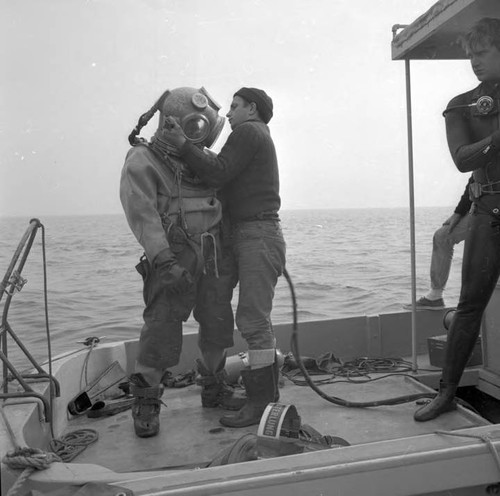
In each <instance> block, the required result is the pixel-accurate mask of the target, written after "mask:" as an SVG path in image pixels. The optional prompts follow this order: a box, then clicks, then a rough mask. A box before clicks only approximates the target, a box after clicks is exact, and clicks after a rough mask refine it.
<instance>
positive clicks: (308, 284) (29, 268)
mask: <svg viewBox="0 0 500 496" xmlns="http://www.w3.org/2000/svg"><path fill="white" fill-rule="evenodd" d="M452 211H453V208H452V207H450V208H445V207H429V208H417V209H416V212H415V240H416V243H415V244H416V275H417V277H416V285H417V297H418V296H421V295H423V294H425V293H426V292H427V290H428V288H429V266H430V259H431V251H432V235H433V233H434V231H435V230H436V229H437V228H438V227H439V226H440V225H441V224H442V223H443V222H444V220H445V219H447V218H448V217H449V216H450V215H451V213H452ZM281 218H282V226H283V231H284V236H285V239H286V242H287V270H288V273H289V274H290V277H291V280H292V283H293V287H294V291H295V294H296V297H297V309H298V319H299V324H300V322H301V321H308V320H318V319H324V318H338V317H352V316H357V315H374V314H380V313H392V312H399V311H401V310H402V305H403V304H405V303H409V302H410V301H411V255H410V225H409V219H410V214H409V209H407V208H396V209H346V210H289V211H287V210H284V211H282V212H281ZM39 220H40V222H41V223H42V225H43V230H42V229H40V230H39V231H38V232H37V235H36V237H35V240H34V243H33V246H32V248H31V250H30V253H29V256H28V258H27V261H26V264H25V266H24V268H23V271H22V276H23V277H24V278H25V279H27V283H26V284H25V285H24V287H23V289H22V290H21V291H20V292H19V293H17V294H15V295H14V297H13V298H12V302H11V305H10V308H9V309H8V323H9V325H10V327H11V328H12V329H13V331H14V332H15V333H16V335H17V336H19V338H20V339H21V340H22V342H23V343H24V345H25V346H26V347H27V348H28V350H29V351H30V353H32V354H33V356H34V357H35V358H36V359H37V360H43V359H45V358H46V357H47V342H48V339H47V330H46V318H45V301H44V294H45V293H46V295H47V308H48V324H49V331H50V343H51V349H52V354H53V355H55V354H60V353H63V352H64V353H65V352H67V351H70V350H73V349H77V348H81V347H82V345H81V344H80V343H79V342H81V341H83V340H85V339H86V338H88V337H90V336H97V337H99V338H102V339H103V340H104V341H108V340H115V339H132V338H135V337H137V336H138V334H139V331H140V328H141V324H142V310H143V300H142V282H141V279H140V276H139V274H138V273H137V272H136V271H135V269H134V266H135V264H136V263H137V262H138V259H139V257H140V256H141V254H142V250H141V247H140V246H139V244H138V243H137V241H136V240H135V238H134V236H133V235H132V233H131V231H130V230H129V227H128V225H127V223H126V220H125V218H124V216H123V215H119V214H118V215H102V216H49V217H45V218H40V219H39ZM29 221H30V219H29V218H22V217H17V218H7V217H0V270H1V277H2V278H3V276H4V275H5V274H6V272H7V269H8V267H9V264H10V262H11V260H12V257H13V254H14V252H15V250H16V248H17V246H18V244H19V241H20V240H21V238H22V236H23V234H24V233H25V232H26V229H27V228H28V226H29ZM43 241H44V243H43ZM43 245H45V259H46V274H47V278H46V292H45V290H44V277H43V274H44V264H43V250H42V247H43ZM462 253H463V243H461V244H460V245H458V246H456V248H455V256H454V260H453V265H452V270H451V275H450V278H449V281H448V285H447V288H446V292H445V301H446V303H447V304H448V305H450V306H453V305H455V304H456V303H457V301H458V295H459V291H460V267H461V262H462ZM5 301H6V295H5V294H4V296H3V298H2V300H1V302H0V307H1V310H2V311H3V310H4V304H5ZM292 315H293V307H292V300H291V290H290V287H289V285H288V283H287V281H286V280H285V278H283V277H282V278H281V279H280V281H279V283H278V286H277V288H276V296H275V300H274V309H273V314H272V319H273V322H274V323H282V322H290V321H291V320H292ZM185 327H186V329H195V328H196V323H195V322H194V321H193V320H192V319H190V320H189V321H188V322H187V323H186V324H185ZM8 351H9V358H11V360H12V361H13V362H16V361H18V360H19V353H18V347H17V345H16V344H15V343H14V342H12V341H11V339H9V342H8Z"/></svg>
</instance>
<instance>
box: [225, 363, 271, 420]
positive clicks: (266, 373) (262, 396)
mask: <svg viewBox="0 0 500 496" xmlns="http://www.w3.org/2000/svg"><path fill="white" fill-rule="evenodd" d="M277 370H278V367H277V363H276V362H275V363H273V364H272V365H269V366H267V367H263V368H260V369H244V370H242V371H241V378H242V379H243V384H244V386H245V390H246V392H247V400H246V402H245V404H244V405H243V407H242V408H241V409H240V410H239V411H238V412H236V413H235V414H233V415H224V416H223V417H221V418H220V419H219V422H220V423H221V424H222V425H224V426H226V427H247V426H249V425H255V424H258V423H259V422H260V419H261V417H262V414H263V413H264V410H265V409H266V406H267V405H268V403H273V402H276V401H278V400H279V390H278V376H279V374H278V373H277Z"/></svg>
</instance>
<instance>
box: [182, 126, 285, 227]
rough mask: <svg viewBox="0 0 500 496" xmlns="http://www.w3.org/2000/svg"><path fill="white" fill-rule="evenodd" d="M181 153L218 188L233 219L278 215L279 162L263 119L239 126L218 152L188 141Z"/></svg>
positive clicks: (209, 182) (202, 176)
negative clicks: (203, 149) (214, 152)
mask: <svg viewBox="0 0 500 496" xmlns="http://www.w3.org/2000/svg"><path fill="white" fill-rule="evenodd" d="M180 153H181V156H182V159H183V160H184V161H185V163H186V164H187V165H188V167H190V168H191V169H192V170H193V171H194V172H195V173H196V174H197V175H198V176H199V177H200V179H202V180H203V181H204V182H205V183H206V184H208V185H210V186H212V187H215V188H217V189H218V190H219V192H220V197H221V199H222V201H223V204H224V206H225V209H226V212H227V214H228V215H229V217H230V219H231V221H233V222H239V221H243V220H249V219H254V218H260V217H273V216H274V217H276V218H277V217H278V210H279V208H280V204H281V200H280V196H279V173H278V161H277V159H276V150H275V148H274V143H273V140H272V138H271V134H270V132H269V128H268V126H267V125H266V124H264V123H263V122H261V121H253V120H252V121H246V122H244V123H242V124H240V125H239V126H237V127H236V128H235V129H234V131H233V132H232V133H231V134H230V135H229V138H228V139H227V141H226V143H225V144H224V146H223V147H222V150H221V151H220V153H219V154H218V155H215V154H213V153H211V152H207V151H205V152H204V151H202V150H200V149H199V148H197V147H196V146H194V145H192V144H191V143H189V142H186V143H185V144H184V145H183V147H182V148H181V150H180Z"/></svg>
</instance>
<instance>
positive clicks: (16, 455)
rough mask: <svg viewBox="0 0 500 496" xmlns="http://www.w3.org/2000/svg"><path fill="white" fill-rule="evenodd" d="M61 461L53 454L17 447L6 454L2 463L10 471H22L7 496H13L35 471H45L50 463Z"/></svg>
mask: <svg viewBox="0 0 500 496" xmlns="http://www.w3.org/2000/svg"><path fill="white" fill-rule="evenodd" d="M57 461H61V459H60V458H59V456H57V455H56V454H55V453H46V452H45V451H42V450H40V449H36V448H21V447H20V446H17V447H16V449H15V450H14V451H13V452H12V453H7V454H6V455H5V456H4V458H3V460H2V462H3V463H5V465H7V466H8V467H10V468H12V469H19V470H22V469H24V470H23V472H22V474H21V475H20V476H19V477H18V478H17V480H16V482H15V483H14V484H13V486H12V487H11V488H10V489H9V491H8V492H7V496H14V495H15V494H17V493H18V491H19V490H20V489H21V487H22V485H23V484H24V483H25V481H26V480H27V479H28V478H29V476H30V475H31V474H32V473H33V472H34V471H35V470H45V469H46V468H48V467H49V466H50V465H51V463H52V462H57Z"/></svg>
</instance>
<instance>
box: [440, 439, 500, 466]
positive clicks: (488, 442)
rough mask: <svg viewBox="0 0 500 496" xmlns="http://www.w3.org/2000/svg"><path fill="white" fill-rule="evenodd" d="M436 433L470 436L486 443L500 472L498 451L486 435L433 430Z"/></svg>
mask: <svg viewBox="0 0 500 496" xmlns="http://www.w3.org/2000/svg"><path fill="white" fill-rule="evenodd" d="M434 432H435V433H436V434H444V435H445V436H458V437H470V438H473V439H479V440H480V441H483V442H484V443H486V444H487V446H488V448H489V450H490V452H491V454H492V455H493V458H494V459H495V463H496V465H497V467H498V471H499V472H500V456H499V455H498V451H497V449H496V448H495V445H494V444H493V441H492V440H491V438H490V437H489V436H488V435H483V434H464V433H462V432H452V431H434Z"/></svg>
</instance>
